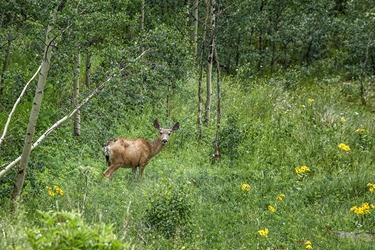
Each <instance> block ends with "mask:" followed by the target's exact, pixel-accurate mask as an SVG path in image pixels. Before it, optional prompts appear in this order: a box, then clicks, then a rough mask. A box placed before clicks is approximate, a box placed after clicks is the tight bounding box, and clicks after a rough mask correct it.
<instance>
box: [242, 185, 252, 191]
mask: <svg viewBox="0 0 375 250" xmlns="http://www.w3.org/2000/svg"><path fill="white" fill-rule="evenodd" d="M241 189H242V190H244V191H250V185H249V184H242V187H241Z"/></svg>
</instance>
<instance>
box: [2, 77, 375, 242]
mask: <svg viewBox="0 0 375 250" xmlns="http://www.w3.org/2000/svg"><path fill="white" fill-rule="evenodd" d="M190 84H191V85H193V84H195V82H194V83H193V81H192V82H191V83H190ZM297 86H298V87H296V88H294V89H293V90H290V89H286V88H285V87H284V86H283V84H282V81H281V80H280V79H276V80H272V79H264V80H260V79H258V82H257V83H256V84H255V83H254V84H253V83H251V82H248V83H246V82H237V81H236V79H225V81H223V84H222V102H223V103H222V112H223V113H222V124H221V131H220V145H221V153H222V155H221V159H220V161H218V162H214V161H213V158H212V154H213V147H212V145H213V140H214V137H215V118H216V114H215V112H213V117H212V123H211V125H210V126H209V127H203V137H202V138H200V139H197V135H198V132H199V127H198V126H197V125H196V104H195V103H196V100H195V99H196V97H195V91H194V89H195V88H194V86H189V85H188V86H186V87H184V88H186V89H185V91H181V90H180V91H178V93H175V94H174V95H173V98H172V100H171V102H170V106H171V107H173V108H172V109H171V111H170V113H171V117H170V118H164V117H163V116H162V115H160V114H161V113H162V114H164V113H165V112H164V110H163V109H162V108H161V107H160V106H158V107H147V108H146V109H145V110H144V112H143V113H142V114H139V113H138V114H135V113H132V112H128V113H127V114H126V115H125V117H127V119H126V121H124V122H122V121H114V122H113V127H111V128H104V127H103V128H102V127H99V129H97V127H96V126H99V125H96V126H95V124H94V121H86V124H85V134H84V135H82V138H78V139H73V138H71V136H70V135H71V127H72V126H71V123H69V124H66V125H64V126H63V127H61V128H60V129H59V130H58V131H56V132H54V134H53V135H52V136H51V137H50V138H48V139H46V140H45V141H44V142H43V143H42V145H40V146H39V148H37V149H36V150H35V151H34V152H33V153H32V156H31V157H32V158H31V159H32V160H31V162H30V165H29V170H28V177H27V180H26V183H25V188H24V191H23V196H22V200H21V203H20V208H19V210H18V213H17V214H15V215H10V213H9V210H8V207H9V204H8V197H9V193H7V192H10V190H11V180H8V181H3V182H2V185H3V187H2V199H1V206H2V209H1V210H0V224H1V225H0V234H1V235H2V236H1V238H2V240H1V241H0V248H1V249H3V248H4V249H9V248H12V247H13V248H14V249H30V248H31V246H30V244H29V243H28V240H27V235H26V234H25V229H26V228H27V229H28V230H37V229H36V228H38V227H41V226H43V224H42V223H41V222H40V221H39V218H40V217H41V215H40V214H39V213H38V212H37V211H38V210H39V211H43V212H47V211H51V210H53V211H56V210H57V211H68V212H74V211H75V212H80V213H81V214H82V220H83V221H84V223H86V224H88V225H92V226H94V225H101V223H105V224H106V225H111V226H113V234H114V235H115V236H116V237H117V238H118V239H121V238H122V237H123V235H124V232H126V237H125V239H123V242H124V243H126V244H127V245H126V246H125V248H126V247H130V246H133V245H135V248H136V249H137V248H138V249H267V248H269V249H305V247H306V242H307V241H310V242H311V244H312V247H313V249H354V248H355V249H372V246H373V244H374V239H373V238H369V239H366V240H363V239H357V240H354V239H351V238H341V237H337V236H336V234H335V232H337V231H344V232H371V233H373V232H374V226H375V216H374V214H375V210H374V209H371V213H370V214H366V215H357V214H355V213H354V212H353V211H351V210H350V208H351V207H352V206H357V207H359V206H361V205H362V204H363V203H365V202H368V203H370V204H373V203H375V194H374V193H372V192H370V191H369V188H368V187H367V183H375V172H374V171H373V162H374V159H375V154H374V152H373V151H374V150H373V145H372V144H373V141H374V136H375V131H374V128H373V126H372V123H373V119H374V115H373V113H372V112H371V110H369V109H368V107H363V106H360V105H359V104H358V103H359V102H355V101H353V98H352V97H350V98H347V97H348V96H347V95H345V93H343V92H342V85H341V83H340V82H339V81H337V82H334V83H332V82H330V84H326V85H325V84H321V83H317V82H315V81H313V80H311V82H309V83H308V84H307V83H306V84H304V83H298V84H297ZM309 99H313V101H312V100H310V101H309ZM357 101H359V100H357ZM160 105H161V104H160ZM214 106H215V105H214ZM20 113H22V112H20ZM1 117H3V116H1ZM155 117H159V121H160V122H161V125H162V126H170V125H172V124H173V123H174V122H175V121H180V123H181V127H180V130H179V131H177V132H176V133H174V134H173V135H172V136H171V140H170V142H169V143H168V145H167V146H166V147H165V149H163V151H162V152H161V153H160V154H159V155H157V156H155V158H153V159H152V160H151V162H150V163H149V165H148V166H147V167H146V169H145V172H144V178H143V180H142V181H136V182H132V180H131V170H129V169H119V170H118V171H117V172H116V173H115V174H114V176H113V180H112V181H108V180H106V179H104V178H103V177H102V174H101V173H102V172H103V170H104V169H105V160H104V157H103V156H102V155H101V152H100V148H101V146H102V145H103V144H104V143H105V141H101V140H99V139H98V137H99V136H98V134H101V135H100V136H102V135H103V134H102V133H111V134H112V135H113V136H118V135H119V136H123V137H144V138H146V139H149V140H152V139H153V138H154V137H155V136H156V134H157V133H156V131H155V130H154V128H153V127H152V121H153V119H154V118H155ZM342 118H344V119H345V121H344V122H343V120H342ZM3 120H4V119H3V118H1V124H3ZM4 121H5V120H4ZM95 122H98V123H100V117H98V118H97V121H95ZM4 123H5V122H4ZM98 123H96V124H98ZM46 126H48V125H46ZM358 128H363V129H365V131H363V132H358V131H357V132H356V130H357V129H358ZM103 131H105V132H103ZM340 143H345V144H346V145H349V146H350V151H347V152H346V151H343V150H341V149H339V148H338V145H339V144H340ZM301 166H307V167H308V168H309V169H310V171H308V172H305V173H301V174H297V173H296V171H295V168H296V167H301ZM14 171H15V170H13V172H12V173H10V174H9V175H12V174H14ZM243 184H248V185H249V186H250V187H251V188H250V190H249V191H247V190H242V189H241V186H242V185H243ZM54 185H57V186H59V187H60V188H61V189H63V190H64V196H61V195H58V194H56V195H55V196H54V197H51V196H49V195H48V189H46V186H54ZM86 186H87V198H86V200H84V198H83V197H84V194H85V190H86ZM182 186H183V187H184V188H183V192H177V191H178V190H179V188H180V187H182ZM174 192H177V194H178V197H179V198H178V199H177V198H173V197H176V196H174ZM280 194H285V196H284V197H283V199H282V200H277V197H278V196H279V195H280ZM171 197H172V198H171ZM269 206H272V207H274V208H275V211H274V212H271V211H270V210H269ZM155 207H157V208H158V209H160V211H163V212H162V213H163V216H165V217H163V218H165V219H164V222H168V223H170V224H168V223H167V224H165V225H164V226H165V227H162V228H160V227H159V230H157V229H156V228H157V227H156V226H153V225H152V224H150V218H151V217H152V216H156V215H152V214H151V215H150V211H151V210H150V208H155ZM128 209H129V213H127V210H128ZM185 215H186V216H188V217H189V218H190V221H189V223H190V224H189V223H188V224H189V225H187V226H188V227H185V226H184V225H181V224H179V223H180V222H182V221H185V220H184V219H183V218H182V217H183V216H185ZM150 216H151V217H150ZM170 216H174V217H170ZM179 216H181V217H179ZM175 217H177V218H175ZM184 223H185V224H186V223H187V222H186V221H185V222H184ZM111 226H110V228H111ZM52 228H53V227H52ZM265 228H267V229H268V236H267V237H264V236H261V235H260V234H259V232H258V231H259V230H263V229H265ZM56 230H57V229H56ZM163 230H167V232H170V231H168V230H172V231H173V234H172V236H171V234H165V231H163ZM163 232H164V233H163Z"/></svg>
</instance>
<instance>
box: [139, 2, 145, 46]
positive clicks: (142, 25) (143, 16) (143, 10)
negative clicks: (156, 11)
mask: <svg viewBox="0 0 375 250" xmlns="http://www.w3.org/2000/svg"><path fill="white" fill-rule="evenodd" d="M145 5H146V4H145V0H142V6H141V27H140V28H141V32H143V30H144V29H145ZM142 52H143V51H142Z"/></svg>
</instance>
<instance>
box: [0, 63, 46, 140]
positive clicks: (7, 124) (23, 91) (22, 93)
mask: <svg viewBox="0 0 375 250" xmlns="http://www.w3.org/2000/svg"><path fill="white" fill-rule="evenodd" d="M41 68H42V65H40V66H39V68H38V69H37V71H36V72H35V74H34V75H33V77H31V79H30V80H29V81H28V82H27V83H26V85H25V87H24V88H23V90H22V92H21V94H20V96H19V97H18V99H17V101H16V103H15V104H14V105H13V108H12V111H11V112H10V114H9V116H8V120H7V122H6V124H5V127H4V130H3V135H2V136H1V138H0V145H1V143H2V142H3V141H4V140H5V136H6V133H7V130H8V126H9V123H10V120H11V118H12V115H13V113H14V111H15V110H16V108H17V105H18V103H19V102H20V101H21V99H22V97H23V95H24V94H25V92H26V90H27V88H28V87H29V84H30V83H31V82H32V81H33V80H34V79H35V77H36V76H37V75H38V73H39V71H40V69H41Z"/></svg>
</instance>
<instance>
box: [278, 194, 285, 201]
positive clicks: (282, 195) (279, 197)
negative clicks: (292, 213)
mask: <svg viewBox="0 0 375 250" xmlns="http://www.w3.org/2000/svg"><path fill="white" fill-rule="evenodd" d="M284 197H285V194H282V193H281V194H280V195H279V196H277V198H276V200H278V201H282V200H283V198H284Z"/></svg>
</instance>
